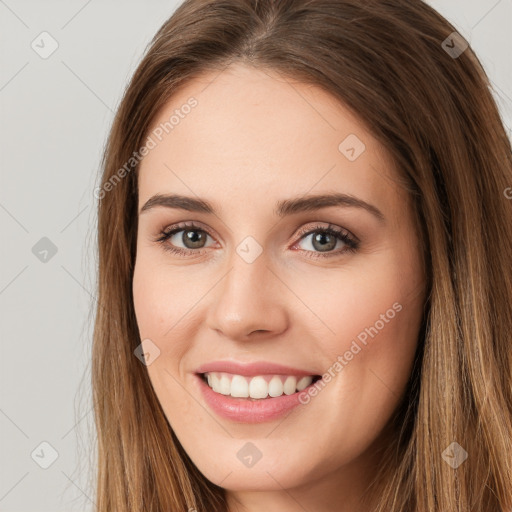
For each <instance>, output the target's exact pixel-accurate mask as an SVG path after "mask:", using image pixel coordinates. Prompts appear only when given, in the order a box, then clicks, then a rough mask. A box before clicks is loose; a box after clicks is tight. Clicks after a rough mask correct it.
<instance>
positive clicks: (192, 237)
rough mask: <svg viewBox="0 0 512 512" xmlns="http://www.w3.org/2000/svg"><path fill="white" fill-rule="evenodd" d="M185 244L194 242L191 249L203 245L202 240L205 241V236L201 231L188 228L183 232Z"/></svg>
mask: <svg viewBox="0 0 512 512" xmlns="http://www.w3.org/2000/svg"><path fill="white" fill-rule="evenodd" d="M183 236H184V240H183V241H184V242H186V243H185V245H187V244H188V243H189V242H190V243H192V247H190V248H191V249H194V248H197V247H202V245H201V242H204V236H203V234H202V233H201V232H200V231H194V230H187V231H184V233H183Z"/></svg>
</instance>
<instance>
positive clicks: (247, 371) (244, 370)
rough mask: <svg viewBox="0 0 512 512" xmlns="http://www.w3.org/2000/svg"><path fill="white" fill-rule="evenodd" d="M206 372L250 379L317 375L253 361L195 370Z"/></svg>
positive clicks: (213, 363) (205, 365)
mask: <svg viewBox="0 0 512 512" xmlns="http://www.w3.org/2000/svg"><path fill="white" fill-rule="evenodd" d="M207 372H226V373H232V374H234V375H244V376H246V377H250V376H253V375H297V376H301V377H303V376H307V375H317V374H316V373H315V372H311V371H308V370H300V369H298V368H292V367H291V366H284V365H281V364H277V363H271V362H269V361H255V362H252V363H241V362H238V361H212V362H210V363H206V364H203V365H201V366H200V367H199V368H197V369H196V373H207Z"/></svg>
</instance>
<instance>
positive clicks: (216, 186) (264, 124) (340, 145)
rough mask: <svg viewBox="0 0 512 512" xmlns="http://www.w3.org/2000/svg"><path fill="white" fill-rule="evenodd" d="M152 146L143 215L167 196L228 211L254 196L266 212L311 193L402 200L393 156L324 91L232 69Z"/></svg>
mask: <svg viewBox="0 0 512 512" xmlns="http://www.w3.org/2000/svg"><path fill="white" fill-rule="evenodd" d="M191 105H193V106H192V107H191ZM149 136H150V137H151V138H152V139H153V143H154V147H153V148H152V149H151V150H150V151H149V153H148V154H147V155H146V156H145V157H144V158H143V160H142V162H141V166H140V169H139V173H140V174H139V205H140V204H142V203H143V202H144V201H145V200H147V199H148V198H149V197H150V196H151V195H153V194H156V193H166V192H175V193H185V194H187V195H191V194H196V195H198V196H200V197H205V198H206V197H208V198H211V200H212V202H213V203H215V204H218V205H219V206H220V208H221V209H222V208H223V207H225V205H226V202H225V201H224V200H225V199H229V201H230V204H232V205H233V206H235V205H237V203H236V201H234V198H235V196H237V195H238V196H239V197H241V203H240V204H239V205H238V206H243V205H244V204H246V203H247V195H250V196H251V203H252V204H253V205H255V204H257V203H260V204H261V206H262V207H264V204H265V203H268V202H269V201H270V200H272V202H274V200H276V199H281V198H283V197H287V196H297V195H300V194H305V193H307V192H311V193H325V192H333V191H338V192H343V193H348V194H353V195H356V196H358V197H361V198H362V199H364V200H368V201H371V202H374V203H378V204H381V205H384V204H386V203H389V202H390V199H391V197H392V196H394V195H396V194H397V193H399V191H397V190H396V186H395V185H394V183H393V181H392V178H393V175H394V172H395V171H394V169H393V164H392V162H391V159H390V157H389V155H388V153H387V152H386V150H385V148H384V147H382V145H381V144H380V143H379V142H378V141H377V140H376V139H375V138H374V137H373V136H372V135H371V134H370V133H369V131H368V130H367V129H366V128H365V126H364V124H363V123H362V121H361V120H360V119H358V118H357V117H356V116H355V115H353V114H352V113H351V112H350V111H349V110H348V109H347V108H345V107H344V106H343V105H342V104H341V103H340V102H338V101H337V100H336V99H335V98H334V97H333V96H331V95H330V94H329V93H327V92H325V91H324V90H322V89H320V88H319V87H316V86H311V85H307V84H304V83H300V82H298V81H297V80H294V79H292V78H289V77H284V76H283V75H280V74H277V73H276V72H273V71H269V70H259V69H254V68H250V67H245V66H242V65H234V66H233V65H232V66H230V67H228V68H226V69H225V70H224V71H222V72H220V71H216V72H207V73H204V74H203V75H201V76H199V77H198V78H195V79H193V80H191V81H189V82H188V83H186V84H185V86H182V87H181V88H180V89H179V90H178V91H177V92H176V93H175V94H173V96H172V97H171V98H170V100H169V101H168V102H167V104H166V105H165V106H164V107H163V108H162V109H161V111H160V112H159V114H158V115H157V117H156V118H155V120H154V121H153V123H152V126H151V128H150V132H149ZM395 199H396V198H395ZM383 208H384V206H383ZM388 211H389V209H388Z"/></svg>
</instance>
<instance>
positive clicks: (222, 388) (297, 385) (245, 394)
mask: <svg viewBox="0 0 512 512" xmlns="http://www.w3.org/2000/svg"><path fill="white" fill-rule="evenodd" d="M196 375H198V377H199V378H200V379H201V380H202V381H203V382H204V383H205V384H206V385H207V386H208V387H209V388H210V389H211V390H212V391H213V392H214V393H216V394H218V395H224V396H226V397H230V398H232V399H239V400H243V401H251V402H253V401H261V400H270V399H273V398H279V397H282V396H290V395H295V394H297V393H300V392H301V391H303V390H304V389H306V388H308V387H309V386H312V385H313V384H315V383H316V382H317V381H318V380H320V379H321V378H322V377H321V375H305V376H304V375H300V376H298V375H283V374H274V375H271V374H264V375H253V376H247V375H237V374H232V373H227V372H213V371H212V372H205V373H198V374H196Z"/></svg>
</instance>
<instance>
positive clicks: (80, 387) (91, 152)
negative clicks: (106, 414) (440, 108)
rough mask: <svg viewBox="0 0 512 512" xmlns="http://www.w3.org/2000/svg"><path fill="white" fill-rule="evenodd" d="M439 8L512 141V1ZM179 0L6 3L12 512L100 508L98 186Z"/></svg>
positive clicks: (0, 452) (0, 360)
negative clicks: (109, 144)
mask: <svg viewBox="0 0 512 512" xmlns="http://www.w3.org/2000/svg"><path fill="white" fill-rule="evenodd" d="M429 3H430V4H431V5H432V6H433V7H434V8H436V9H437V10H438V11H439V12H441V13H442V14H443V15H444V16H445V17H447V18H448V19H449V20H450V21H451V22H452V23H453V24H454V25H455V26H456V28H457V30H458V31H459V32H460V33H461V34H462V35H463V36H464V37H465V38H466V39H467V40H468V41H469V42H470V44H471V45H472V47H473V49H474V50H475V51H476V53H477V55H478V56H479V57H480V59H481V60H482V62H483V64H484V66H485V68H486V70H487V72H488V74H489V76H490V78H491V80H492V82H493V86H494V90H495V97H496V100H497V102H498V105H499V106H500V109H501V111H502V114H503V118H504V121H505V124H506V125H507V129H508V132H509V136H510V135H511V131H510V127H511V126H512V99H511V98H512V60H511V58H510V54H511V49H512V36H511V30H510V27H511V23H512V0H500V1H497V0H471V1H470V0H443V1H441V0H430V2H429ZM177 4H178V2H176V1H161V0H153V1H152V2H151V4H150V3H149V2H142V1H140V0H139V1H134V0H131V1H123V2H121V1H113V0H102V1H100V0H89V1H85V0H71V1H70V0H67V1H55V0H51V1H50V0H48V1H45V2H42V1H23V0H6V1H3V0H0V40H1V45H0V48H1V54H0V116H1V126H0V131H1V132H0V140H1V156H0V173H1V174H0V180H1V181H0V183H1V185H0V225H1V230H2V231H1V237H2V243H1V252H0V257H1V265H0V314H1V318H0V326H1V330H0V332H1V338H0V342H1V353H0V354H1V355H0V461H1V468H0V511H3V512H7V511H9V512H28V511H38V512H39V511H52V512H57V511H64V510H66V511H69V510H79V511H85V510H86V511H91V510H92V506H93V493H92V489H91V488H90V487H89V486H88V480H87V478H88V476H89V475H90V473H91V468H94V463H95V453H94V451H93V450H92V449H91V448H92V446H93V444H92V443H93V440H94V435H95V434H94V429H93V415H92V412H91V399H90V389H89V388H90V386H89V379H90V363H89V357H90V349H91V335H92V327H93V325H92V321H93V317H94V315H93V313H92V311H93V308H92V306H94V300H95V291H94V280H95V276H94V273H95V268H96V257H95V227H96V212H95V208H96V204H95V199H94V196H93V190H94V187H95V186H96V185H97V180H98V173H99V161H100V156H101V152H102V149H103V145H104V143H105V140H106V137H107V133H108V129H109V127H110V124H111V122H112V119H113V113H114V111H115V109H116V107H117V105H118V103H119V101H120V98H121V94H122V91H123V89H124V87H125V85H126V84H127V81H128V79H129V77H130V76H131V74H132V73H133V71H134V70H135V67H136V65H137V63H138V62H139V59H140V58H141V56H142V53H143V51H144V49H145V47H146V45H147V44H148V43H149V41H150V39H151V37H152V36H153V34H154V33H155V32H156V30H157V29H158V28H159V27H160V26H161V24H162V23H163V22H164V21H165V20H166V19H167V18H168V17H169V16H170V14H171V13H172V12H173V10H174V9H175V7H176V6H177ZM43 31H46V32H48V33H49V34H50V35H51V38H53V39H54V40H55V41H56V42H57V43H58V48H57V50H56V51H55V52H54V53H53V54H52V55H50V56H49V57H48V58H46V59H43V58H42V57H41V56H40V54H39V53H36V51H35V50H34V49H33V48H32V47H31V45H32V42H33V41H34V40H35V43H34V45H35V44H39V46H40V48H38V51H39V52H42V51H48V50H49V49H51V46H50V44H51V40H50V38H49V37H48V36H42V37H46V39H44V48H42V46H43V43H41V42H40V41H41V37H39V35H40V34H41V32H43ZM511 186H512V183H511ZM44 237H46V238H47V239H49V240H42V241H41V239H42V238H44ZM36 244H37V245H36ZM34 246H35V249H33V248H34ZM52 247H53V248H54V249H53V250H55V249H56V250H57V252H56V253H55V254H52ZM45 250H46V251H48V252H47V253H45V252H44V251H45ZM41 259H43V260H45V261H42V260H41ZM43 442H45V443H49V445H51V447H50V446H48V445H46V444H44V445H41V443H43ZM53 450H55V452H54V451H53ZM55 456H56V457H57V458H56V459H55V460H53V458H54V457H55ZM52 457H53V458H52ZM50 463H51V465H50V466H49V467H48V468H47V469H43V467H41V465H43V466H44V465H48V464H50Z"/></svg>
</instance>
